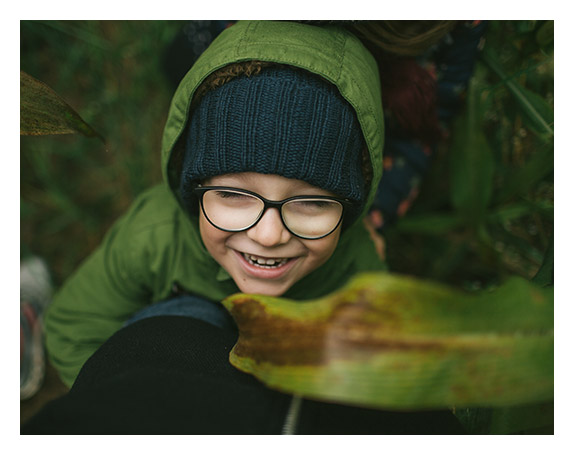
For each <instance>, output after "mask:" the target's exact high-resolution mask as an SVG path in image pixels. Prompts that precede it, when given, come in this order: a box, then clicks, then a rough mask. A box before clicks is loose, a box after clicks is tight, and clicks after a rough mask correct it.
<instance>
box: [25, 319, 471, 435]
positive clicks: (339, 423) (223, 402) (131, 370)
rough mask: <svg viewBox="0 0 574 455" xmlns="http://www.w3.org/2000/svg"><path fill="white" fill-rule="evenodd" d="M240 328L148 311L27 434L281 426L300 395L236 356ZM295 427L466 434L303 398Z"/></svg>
mask: <svg viewBox="0 0 574 455" xmlns="http://www.w3.org/2000/svg"><path fill="white" fill-rule="evenodd" d="M236 339H237V332H236V330H235V328H233V329H222V328H219V327H216V326H214V325H211V324H209V323H207V322H205V321H203V320H199V319H195V318H191V317H181V316H157V317H150V318H147V319H142V320H140V321H137V322H135V323H133V324H131V325H128V326H127V327H125V328H123V329H121V330H120V331H118V332H117V333H116V334H115V335H113V336H112V337H111V338H110V339H109V340H108V341H107V342H106V343H105V344H104V345H103V346H102V347H101V348H100V349H99V350H98V351H96V353H95V354H94V355H93V356H92V357H91V358H90V359H89V360H88V361H87V362H86V364H85V365H84V367H83V368H82V370H81V372H80V374H79V376H78V378H77V379H76V382H75V383H74V385H73V387H72V389H71V390H70V392H69V393H68V394H67V395H65V396H63V397H61V398H59V399H56V400H54V401H53V402H51V403H49V404H48V405H47V406H46V407H45V408H44V409H43V410H42V411H40V413H39V414H37V415H36V416H35V417H33V418H32V419H31V420H30V421H29V422H28V423H26V424H25V425H23V427H22V434H280V433H281V432H282V430H283V426H284V424H285V420H286V415H287V413H288V410H289V407H290V404H291V401H292V397H291V396H290V395H287V394H284V393H280V392H276V391H273V390H271V389H269V388H267V387H265V386H264V385H263V384H262V383H260V382H259V381H258V380H257V379H255V378H254V377H252V376H250V375H247V374H245V373H242V372H240V371H238V370H237V369H235V368H234V367H233V366H232V365H231V364H230V363H229V360H228V356H229V351H230V350H231V348H232V347H233V345H234V344H235V342H236ZM295 433H297V434H458V433H462V426H461V425H460V424H459V422H458V420H457V419H456V417H455V416H454V415H453V414H452V413H451V412H449V411H429V412H383V411H377V410H372V409H363V408H358V407H350V406H343V405H338V404H331V403H323V402H318V401H312V400H303V402H302V405H301V408H300V412H299V417H298V419H297V421H296V425H295Z"/></svg>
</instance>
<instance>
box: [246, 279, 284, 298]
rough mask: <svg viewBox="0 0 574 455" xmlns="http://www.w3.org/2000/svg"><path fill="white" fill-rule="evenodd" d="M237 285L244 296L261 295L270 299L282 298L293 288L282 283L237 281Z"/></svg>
mask: <svg viewBox="0 0 574 455" xmlns="http://www.w3.org/2000/svg"><path fill="white" fill-rule="evenodd" d="M235 283H236V284H237V287H238V288H239V290H240V291H241V292H242V293H244V294H260V295H267V296H269V297H281V296H282V295H283V294H285V293H286V292H287V291H288V290H289V289H290V288H291V285H287V284H280V283H253V282H249V283H245V282H239V283H238V282H237V281H236V282H235Z"/></svg>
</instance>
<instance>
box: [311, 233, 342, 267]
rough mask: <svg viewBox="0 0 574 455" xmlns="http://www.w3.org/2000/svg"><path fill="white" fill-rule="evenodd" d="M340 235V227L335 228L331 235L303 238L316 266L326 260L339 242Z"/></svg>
mask: <svg viewBox="0 0 574 455" xmlns="http://www.w3.org/2000/svg"><path fill="white" fill-rule="evenodd" d="M340 236H341V229H340V228H339V229H337V230H336V231H335V232H333V233H332V234H331V235H329V236H327V237H324V238H322V239H319V240H305V241H304V243H305V246H306V248H307V250H308V251H309V252H310V256H312V257H313V259H314V262H316V263H317V266H319V265H321V264H323V263H325V262H327V260H328V259H329V258H330V257H331V256H332V255H333V253H334V252H335V249H336V248H337V245H338V244H339V237H340Z"/></svg>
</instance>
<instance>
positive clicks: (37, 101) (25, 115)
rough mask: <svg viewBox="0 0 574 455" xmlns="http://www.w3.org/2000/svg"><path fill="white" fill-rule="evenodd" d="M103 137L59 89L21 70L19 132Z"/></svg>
mask: <svg viewBox="0 0 574 455" xmlns="http://www.w3.org/2000/svg"><path fill="white" fill-rule="evenodd" d="M74 133H80V134H83V135H84V136H87V137H98V138H99V139H100V140H102V142H104V141H103V139H102V137H101V136H100V135H99V134H98V133H97V132H96V131H94V129H93V128H92V127H91V126H90V125H88V124H87V123H86V122H85V121H84V120H82V118H81V117H80V116H79V115H78V114H77V113H76V111H74V109H72V108H71V107H70V106H69V105H68V104H67V103H66V102H65V101H64V100H63V99H62V98H60V96H58V94H57V93H56V92H54V91H53V90H52V89H51V88H50V87H48V86H47V85H46V84H44V83H43V82H40V81H39V80H37V79H35V78H33V77H32V76H30V75H29V74H27V73H25V72H24V71H20V134H21V135H33V136H36V135H47V134H74Z"/></svg>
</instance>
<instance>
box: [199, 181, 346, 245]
mask: <svg viewBox="0 0 574 455" xmlns="http://www.w3.org/2000/svg"><path fill="white" fill-rule="evenodd" d="M211 190H222V191H235V192H238V193H244V194H248V195H250V196H253V197H255V198H257V199H259V200H261V201H263V210H261V213H260V214H259V216H258V217H257V219H256V220H255V221H254V222H253V223H252V224H250V225H249V226H247V227H245V228H242V229H223V228H222V227H220V226H217V225H216V224H215V223H214V222H213V221H211V220H210V219H209V216H207V213H206V211H205V207H204V206H203V195H204V194H205V193H206V192H208V191H211ZM193 191H194V193H196V194H197V196H198V199H199V205H200V206H201V211H202V212H203V215H204V216H205V219H206V220H207V221H208V222H209V224H211V225H212V226H213V227H215V228H217V229H219V230H220V231H224V232H243V231H247V230H249V229H251V228H252V227H253V226H255V225H256V224H257V223H259V221H261V218H263V215H265V212H267V210H268V209H270V208H274V209H277V211H278V212H279V218H280V219H281V223H283V226H284V227H285V229H287V230H288V231H289V232H290V233H291V234H292V235H294V236H295V237H298V238H300V239H303V240H319V239H322V238H325V237H327V236H328V235H331V234H332V233H333V232H335V231H336V230H337V228H338V227H339V226H340V225H341V223H342V221H343V218H344V216H345V210H347V209H348V208H349V206H351V205H352V204H353V202H352V201H351V200H349V199H343V198H338V197H335V196H324V195H298V196H291V197H288V198H286V199H283V200H281V201H272V200H270V199H267V198H264V197H263V196H261V195H260V194H257V193H256V192H254V191H249V190H244V189H242V188H236V187H232V186H201V185H200V186H197V187H196V188H194V189H193ZM298 199H319V200H328V201H335V202H338V203H339V204H341V206H342V211H341V216H340V217H339V222H338V223H337V224H336V225H335V227H334V228H333V229H331V230H330V231H329V232H328V233H327V234H324V235H321V236H320V237H304V236H302V235H299V234H296V233H295V232H293V231H292V230H291V229H290V228H289V226H287V223H285V220H284V219H283V211H282V208H283V205H285V204H286V203H287V202H291V201H294V200H298Z"/></svg>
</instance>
